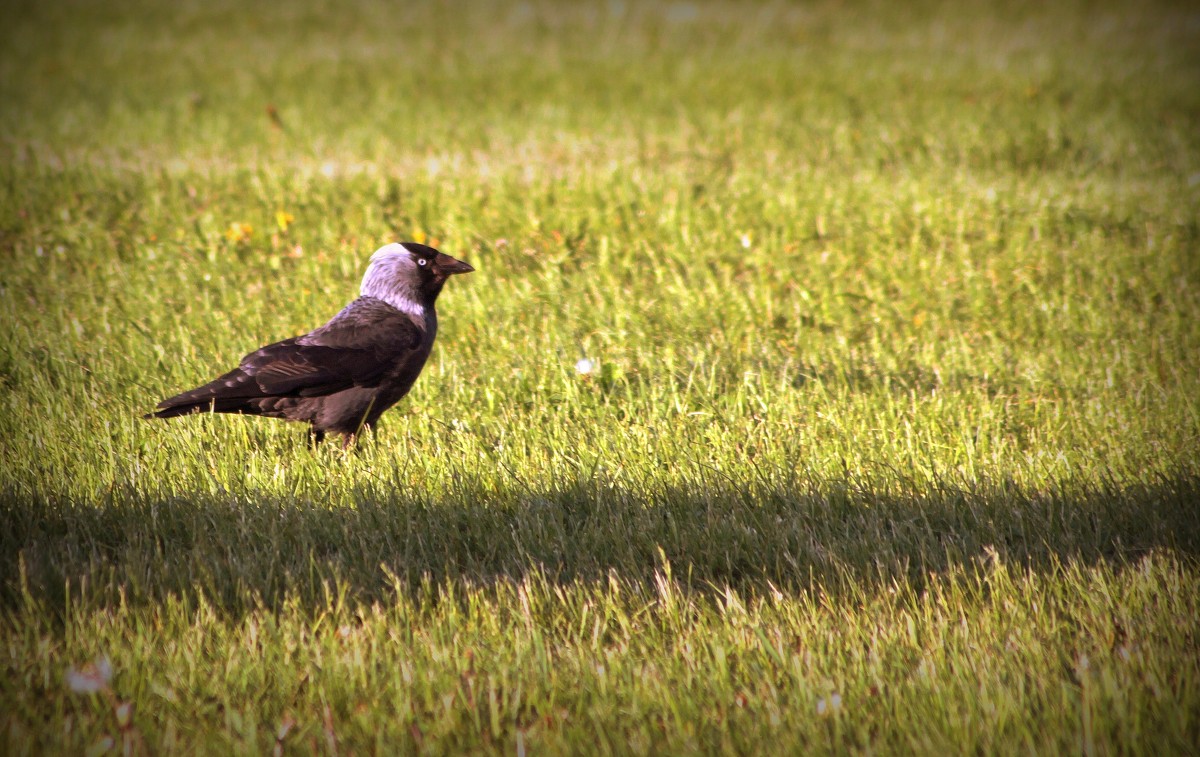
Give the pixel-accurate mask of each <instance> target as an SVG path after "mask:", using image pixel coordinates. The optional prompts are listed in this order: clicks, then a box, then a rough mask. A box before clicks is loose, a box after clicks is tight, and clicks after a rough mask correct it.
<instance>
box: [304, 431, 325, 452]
mask: <svg viewBox="0 0 1200 757" xmlns="http://www.w3.org/2000/svg"><path fill="white" fill-rule="evenodd" d="M323 441H325V432H324V431H322V430H321V429H319V428H312V427H310V428H309V429H308V447H309V449H316V448H317V446H318V445H319V444H320V443H321V442H323Z"/></svg>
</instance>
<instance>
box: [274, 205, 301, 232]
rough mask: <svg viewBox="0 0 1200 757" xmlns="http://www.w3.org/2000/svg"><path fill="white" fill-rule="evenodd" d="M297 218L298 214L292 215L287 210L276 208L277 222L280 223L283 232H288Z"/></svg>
mask: <svg viewBox="0 0 1200 757" xmlns="http://www.w3.org/2000/svg"><path fill="white" fill-rule="evenodd" d="M295 220H296V216H294V215H292V214H291V213H289V212H287V211H286V210H276V211H275V223H277V224H278V225H279V230H280V231H282V232H285V233H286V232H287V230H288V227H289V226H291V225H292V221H295Z"/></svg>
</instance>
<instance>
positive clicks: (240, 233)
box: [225, 222, 254, 244]
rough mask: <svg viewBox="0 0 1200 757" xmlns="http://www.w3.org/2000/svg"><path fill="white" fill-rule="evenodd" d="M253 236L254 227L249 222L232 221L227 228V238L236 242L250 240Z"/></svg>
mask: <svg viewBox="0 0 1200 757" xmlns="http://www.w3.org/2000/svg"><path fill="white" fill-rule="evenodd" d="M252 236H254V227H253V226H251V225H250V224H248V223H238V222H235V223H231V224H229V228H228V229H225V238H226V239H228V240H229V241H230V242H233V243H235V244H238V243H241V242H248V241H250V237H252Z"/></svg>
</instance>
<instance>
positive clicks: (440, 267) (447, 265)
mask: <svg viewBox="0 0 1200 757" xmlns="http://www.w3.org/2000/svg"><path fill="white" fill-rule="evenodd" d="M433 267H434V269H436V270H437V272H438V273H440V274H442V275H443V276H450V275H452V274H455V273H470V272H471V271H474V270H475V269H474V268H472V267H471V266H470V265H468V264H467V263H464V262H462V261H461V260H459V259H458V258H452V257H450V256H449V255H447V254H446V253H444V252H439V253H438V254H437V257H436V258H434V259H433Z"/></svg>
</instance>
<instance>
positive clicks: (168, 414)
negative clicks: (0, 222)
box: [146, 242, 475, 446]
mask: <svg viewBox="0 0 1200 757" xmlns="http://www.w3.org/2000/svg"><path fill="white" fill-rule="evenodd" d="M473 270H475V269H474V268H472V267H471V266H469V265H467V264H466V263H464V262H462V261H461V260H456V259H455V258H452V257H450V256H449V255H446V254H445V253H442V252H438V251H437V250H435V249H433V248H432V247H427V246H426V245H423V244H417V243H416V242H402V243H393V244H389V245H385V246H383V247H381V248H379V249H378V250H377V251H376V252H375V254H374V255H372V256H371V262H370V264H369V265H368V266H367V272H366V274H365V275H364V276H363V280H362V290H361V294H360V295H359V297H358V299H356V300H355V301H354V302H351V303H350V304H349V305H347V306H346V307H345V308H343V309H342V311H341V312H340V313H338V314H337V315H335V316H334V317H333V318H332V319H331V320H330V321H329V322H328V323H326V324H325V325H324V326H321V327H320V328H317V329H315V330H313V331H310V332H309V333H307V334H305V335H304V336H298V337H294V338H292V339H285V340H283V341H282V342H276V343H275V344H269V345H267V346H266V347H262V348H260V349H258V350H256V351H254V352H251V353H250V354H249V355H247V356H245V357H244V358H242V362H241V364H240V365H238V367H237V368H235V369H233V370H232V371H230V372H229V373H226V374H225V375H224V376H221V377H220V378H218V379H216V380H215V381H212V382H210V383H208V384H205V385H204V386H201V387H198V388H196V389H193V390H191V391H190V392H184V393H183V394H178V395H176V396H174V397H171V398H169V399H165V400H163V401H162V402H160V403H158V409H157V411H155V412H153V413H150V414H148V415H147V416H146V417H147V418H174V417H176V416H178V415H187V414H189V413H205V412H214V413H243V414H245V415H262V416H266V417H268V418H285V419H287V420H292V421H306V422H308V423H310V424H312V429H311V432H312V438H313V441H314V442H320V441H321V440H322V439H324V438H325V434H326V433H335V434H341V435H342V442H343V445H344V446H349V445H350V444H352V443H353V441H354V438H355V437H356V436H357V435H358V434H359V432H360V431H361V430H362V429H364V428H374V426H375V422H376V421H377V420H379V416H380V415H382V414H383V411H385V410H387V409H388V408H389V407H391V406H392V405H394V404H396V403H397V402H398V401H399V400H400V398H401V397H403V396H404V395H405V394H408V390H409V389H411V388H412V385H413V382H415V381H416V380H417V376H419V375H420V373H421V368H422V367H424V365H425V359H426V358H428V357H429V351H430V349H431V348H432V347H433V339H434V337H435V336H436V335H437V312H436V311H435V310H434V308H433V303H434V301H436V300H437V296H438V294H439V293H440V292H441V291H442V285H443V284H445V283H446V279H447V278H449V277H450V276H451V275H453V274H456V273H470V272H471V271H473Z"/></svg>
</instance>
